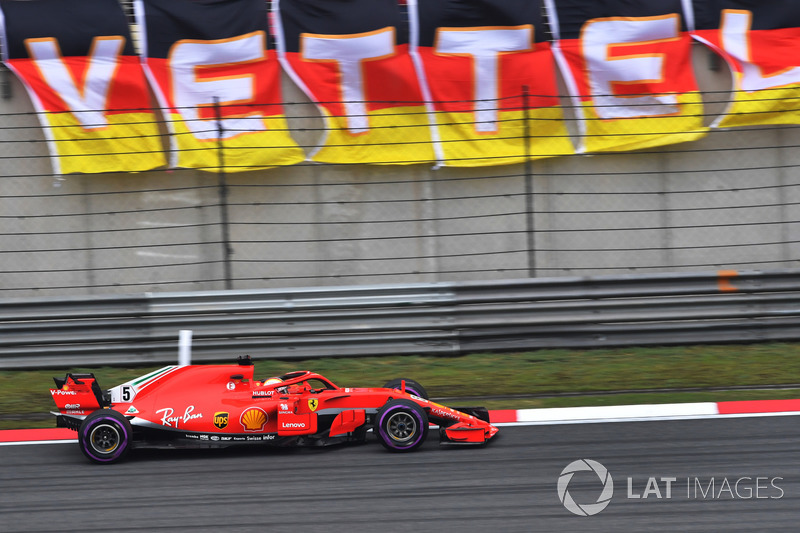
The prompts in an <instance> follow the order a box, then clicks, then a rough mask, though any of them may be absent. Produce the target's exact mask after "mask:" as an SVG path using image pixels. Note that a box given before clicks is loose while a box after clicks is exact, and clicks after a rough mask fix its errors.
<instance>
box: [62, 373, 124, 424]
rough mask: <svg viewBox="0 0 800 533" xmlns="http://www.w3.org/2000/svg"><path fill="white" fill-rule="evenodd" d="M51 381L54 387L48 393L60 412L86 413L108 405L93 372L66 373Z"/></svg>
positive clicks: (107, 400) (70, 413)
mask: <svg viewBox="0 0 800 533" xmlns="http://www.w3.org/2000/svg"><path fill="white" fill-rule="evenodd" d="M53 381H55V383H56V388H55V389H50V394H51V395H52V396H53V401H54V402H55V403H56V407H58V410H59V411H60V412H61V414H65V415H66V414H69V415H87V414H89V413H91V412H92V411H95V410H97V409H100V408H102V407H106V406H108V405H110V400H109V398H107V397H106V395H104V394H103V391H102V390H101V389H100V385H98V384H97V380H96V379H95V377H94V374H67V375H66V376H64V377H63V378H53Z"/></svg>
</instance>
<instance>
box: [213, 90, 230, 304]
mask: <svg viewBox="0 0 800 533" xmlns="http://www.w3.org/2000/svg"><path fill="white" fill-rule="evenodd" d="M214 113H215V115H216V119H217V139H219V142H218V143H217V159H218V167H219V168H218V170H217V179H218V181H217V182H218V184H219V209H220V220H221V224H222V257H223V268H224V270H225V289H226V290H231V289H233V277H232V275H231V256H232V255H233V250H232V249H231V235H230V227H229V223H228V183H227V180H226V177H225V152H224V146H223V142H224V141H223V138H222V136H223V134H224V133H225V128H224V126H223V125H222V110H221V109H220V105H219V98H217V97H216V96H215V97H214Z"/></svg>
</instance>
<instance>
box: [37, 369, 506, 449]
mask: <svg viewBox="0 0 800 533" xmlns="http://www.w3.org/2000/svg"><path fill="white" fill-rule="evenodd" d="M253 370H254V367H253V363H252V362H251V361H250V358H249V357H246V358H240V359H239V362H238V364H236V365H190V366H167V367H164V368H162V369H160V370H157V371H155V372H152V373H150V374H147V375H145V376H142V377H140V378H137V379H134V380H132V381H129V382H127V383H123V384H122V385H119V386H117V387H114V388H112V389H109V390H107V391H103V390H102V389H101V388H100V386H99V385H98V384H97V381H96V380H95V377H94V375H93V374H67V375H66V377H64V378H54V380H55V382H56V388H54V389H50V393H51V394H52V396H53V400H55V403H56V406H57V407H58V412H53V414H55V415H56V417H57V424H58V426H59V427H67V428H70V429H73V430H75V431H77V432H78V442H79V444H80V448H81V450H82V451H83V453H84V454H85V455H86V457H88V458H89V459H90V460H92V461H94V462H97V463H112V462H114V461H117V460H119V459H121V458H122V457H123V456H124V455H125V454H126V453H127V452H128V450H129V449H131V448H140V447H142V448H144V447H150V448H199V447H227V446H233V445H237V444H261V445H271V446H292V445H309V444H315V445H318V444H333V443H341V442H363V441H365V440H366V437H367V432H368V431H369V430H370V429H372V432H373V433H374V434H375V435H376V436H377V438H378V440H379V441H380V442H381V443H382V444H383V445H384V446H385V447H386V448H387V449H389V450H392V451H398V452H406V451H411V450H414V449H416V448H418V447H419V446H420V445H421V444H422V443H423V441H424V440H425V438H426V437H427V435H428V430H429V424H430V423H433V424H436V425H438V426H439V435H440V440H441V441H442V442H445V443H455V444H484V443H486V442H488V441H489V439H491V438H492V437H494V435H495V434H496V433H497V431H498V430H497V428H496V427H494V426H492V425H491V424H490V423H489V413H488V411H487V410H486V409H485V408H481V407H462V408H456V409H453V408H450V407H445V406H444V405H439V404H437V403H434V402H431V401H429V400H428V399H427V393H426V392H425V390H424V389H423V388H422V386H421V385H419V384H418V383H416V382H415V381H412V380H402V379H398V380H392V381H390V382H389V383H387V384H386V385H385V386H384V387H383V388H339V387H337V386H336V385H334V384H333V383H331V382H330V381H329V380H328V379H326V378H324V377H323V376H321V375H319V374H316V373H314V372H309V371H299V372H290V373H288V374H285V375H283V376H280V377H276V378H270V379H265V380H264V381H259V380H256V379H254V378H253V373H254V372H253Z"/></svg>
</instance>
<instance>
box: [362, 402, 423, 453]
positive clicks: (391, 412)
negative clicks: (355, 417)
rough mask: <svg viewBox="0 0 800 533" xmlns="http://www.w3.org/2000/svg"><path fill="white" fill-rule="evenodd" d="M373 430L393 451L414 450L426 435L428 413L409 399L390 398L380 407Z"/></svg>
mask: <svg viewBox="0 0 800 533" xmlns="http://www.w3.org/2000/svg"><path fill="white" fill-rule="evenodd" d="M375 420H376V422H375V428H374V429H373V431H374V432H375V433H376V434H377V435H378V440H380V441H381V444H383V446H384V448H386V449H387V450H390V451H393V452H410V451H412V450H416V449H417V448H419V447H420V446H422V443H423V442H425V438H426V437H427V436H428V415H427V414H426V413H425V411H424V410H423V409H422V408H421V407H420V406H419V405H417V404H416V403H414V402H412V401H410V400H390V401H388V402H387V403H386V405H384V406H383V407H381V409H380V410H379V411H378V414H377V416H376V418H375Z"/></svg>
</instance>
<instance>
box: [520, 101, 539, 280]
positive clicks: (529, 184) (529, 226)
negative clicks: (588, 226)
mask: <svg viewBox="0 0 800 533" xmlns="http://www.w3.org/2000/svg"><path fill="white" fill-rule="evenodd" d="M528 100H529V96H528V86H527V85H523V86H522V116H523V120H522V124H523V136H524V137H525V163H524V165H525V225H526V228H525V235H526V237H527V249H528V277H531V278H535V277H536V234H535V233H534V230H535V229H536V227H535V224H534V215H533V169H532V165H531V131H530V120H529V116H528V108H529V107H530V106H529V101H528Z"/></svg>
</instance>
